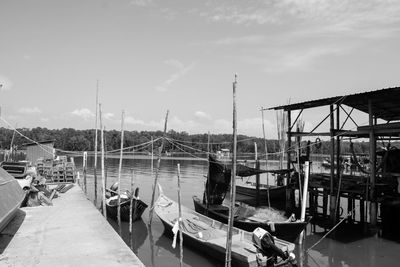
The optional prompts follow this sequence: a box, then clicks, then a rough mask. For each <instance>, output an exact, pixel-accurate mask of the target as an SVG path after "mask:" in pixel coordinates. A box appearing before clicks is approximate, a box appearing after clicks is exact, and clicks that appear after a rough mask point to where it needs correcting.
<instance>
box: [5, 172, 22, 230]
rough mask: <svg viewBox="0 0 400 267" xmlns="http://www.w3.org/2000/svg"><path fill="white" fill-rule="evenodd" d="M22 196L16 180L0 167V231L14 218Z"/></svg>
mask: <svg viewBox="0 0 400 267" xmlns="http://www.w3.org/2000/svg"><path fill="white" fill-rule="evenodd" d="M24 198H25V193H24V192H23V191H22V188H21V187H20V186H19V184H18V182H17V180H16V179H14V177H12V176H11V175H10V174H9V173H7V172H6V171H5V170H4V169H3V168H0V232H1V231H2V230H3V229H4V227H6V226H7V224H8V223H9V222H10V221H11V220H12V219H13V218H14V216H15V214H16V212H17V210H18V208H19V207H20V206H21V204H22V202H23V201H24Z"/></svg>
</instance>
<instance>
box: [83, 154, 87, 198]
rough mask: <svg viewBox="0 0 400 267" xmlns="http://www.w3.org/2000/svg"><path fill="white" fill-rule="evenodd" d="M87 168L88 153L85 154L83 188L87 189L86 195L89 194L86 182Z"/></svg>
mask: <svg viewBox="0 0 400 267" xmlns="http://www.w3.org/2000/svg"><path fill="white" fill-rule="evenodd" d="M86 168H87V152H86V151H85V152H83V187H84V188H85V194H87V180H86Z"/></svg>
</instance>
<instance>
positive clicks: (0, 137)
mask: <svg viewBox="0 0 400 267" xmlns="http://www.w3.org/2000/svg"><path fill="white" fill-rule="evenodd" d="M13 135H14V140H13V144H14V145H16V146H17V147H18V148H19V149H20V148H22V147H23V145H24V144H26V143H30V142H32V141H47V140H54V142H55V144H54V145H55V148H57V149H61V150H66V151H93V150H94V130H76V129H72V128H63V129H55V130H50V129H47V128H41V127H37V128H33V129H28V128H19V129H17V131H16V132H15V134H14V131H13V130H10V129H6V128H0V147H1V149H9V148H10V145H11V140H12V139H13ZM21 135H23V136H21ZM162 135H163V132H162V131H141V132H137V131H125V133H124V147H132V146H135V145H140V144H144V143H146V142H149V141H150V140H151V138H152V137H153V138H154V139H156V138H158V137H161V136H162ZM104 136H105V145H106V150H107V151H111V150H117V149H119V148H120V146H121V132H120V131H117V130H109V131H105V134H104ZM167 137H168V138H169V139H168V140H170V141H166V142H165V150H166V151H169V152H182V151H181V150H182V145H186V146H187V147H191V148H193V149H194V150H193V151H191V153H196V152H198V151H199V150H200V151H204V152H205V151H207V141H208V134H206V133H202V134H188V133H187V132H176V131H174V130H169V131H168V133H167ZM98 138H99V140H100V133H98ZM307 141H308V140H303V141H302V146H303V147H305V146H306V145H307ZM310 141H311V148H310V150H311V153H312V154H329V149H330V142H329V141H322V142H321V144H320V145H319V146H316V143H315V140H310ZM231 142H232V135H231V134H211V135H210V150H211V151H217V150H220V149H223V148H228V149H230V148H231ZM254 143H256V146H257V151H258V153H259V154H260V155H261V154H264V153H265V149H264V147H265V146H264V139H262V138H255V137H248V136H245V135H238V146H237V151H238V152H239V153H242V154H246V153H248V154H253V153H254V151H255V147H254ZM353 144H354V151H355V152H356V153H357V154H368V149H369V143H368V142H353ZM160 145H161V140H158V141H157V142H155V143H154V149H156V148H157V147H159V146H160ZM267 148H268V152H269V153H276V152H278V150H279V145H278V141H277V140H268V141H267ZM98 149H99V150H100V141H99V142H98ZM341 149H342V153H346V154H348V153H351V151H350V143H349V142H342V145H341ZM143 151H145V152H146V153H148V152H150V146H147V147H146V146H144V148H143Z"/></svg>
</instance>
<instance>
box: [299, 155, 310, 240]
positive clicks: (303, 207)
mask: <svg viewBox="0 0 400 267" xmlns="http://www.w3.org/2000/svg"><path fill="white" fill-rule="evenodd" d="M304 167H305V170H304V187H303V197H302V204H301V214H300V220H301V221H302V222H304V221H305V219H306V206H307V193H308V179H309V176H310V162H309V161H306V162H305V164H304ZM303 233H304V231H303V232H301V235H300V238H299V242H300V244H301V243H302V242H303Z"/></svg>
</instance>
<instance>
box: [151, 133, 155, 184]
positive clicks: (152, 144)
mask: <svg viewBox="0 0 400 267" xmlns="http://www.w3.org/2000/svg"><path fill="white" fill-rule="evenodd" d="M153 161H154V141H153V136H151V163H150V168H151V177H153V169H154V163H153Z"/></svg>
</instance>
